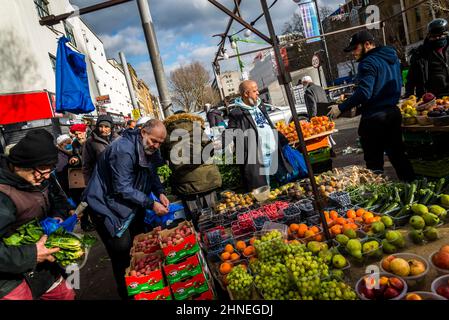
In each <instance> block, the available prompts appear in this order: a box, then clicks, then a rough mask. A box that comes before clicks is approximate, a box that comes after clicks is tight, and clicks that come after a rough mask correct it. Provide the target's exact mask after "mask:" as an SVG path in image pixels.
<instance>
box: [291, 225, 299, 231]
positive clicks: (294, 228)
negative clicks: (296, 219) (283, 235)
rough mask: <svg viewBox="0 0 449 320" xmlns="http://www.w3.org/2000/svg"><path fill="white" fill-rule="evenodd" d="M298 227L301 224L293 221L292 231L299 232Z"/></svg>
mask: <svg viewBox="0 0 449 320" xmlns="http://www.w3.org/2000/svg"><path fill="white" fill-rule="evenodd" d="M298 229H299V225H298V224H296V223H292V224H291V225H290V231H292V232H298Z"/></svg>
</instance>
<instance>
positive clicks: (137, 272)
mask: <svg viewBox="0 0 449 320" xmlns="http://www.w3.org/2000/svg"><path fill="white" fill-rule="evenodd" d="M161 262H162V260H161V258H160V256H159V255H148V256H145V257H143V258H141V259H138V260H136V261H135V262H134V263H133V268H132V269H131V271H130V272H129V276H131V277H143V276H147V275H149V274H150V273H151V272H153V271H156V270H159V269H160V268H161Z"/></svg>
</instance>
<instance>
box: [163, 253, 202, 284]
mask: <svg viewBox="0 0 449 320" xmlns="http://www.w3.org/2000/svg"><path fill="white" fill-rule="evenodd" d="M201 272H203V269H202V267H201V263H200V260H199V258H198V256H197V255H194V256H192V257H190V258H187V259H186V260H184V261H182V262H180V263H178V264H171V265H166V266H164V273H165V276H166V278H167V282H168V283H169V284H174V283H176V282H179V281H182V280H183V279H185V278H188V277H193V276H196V275H197V274H200V273H201Z"/></svg>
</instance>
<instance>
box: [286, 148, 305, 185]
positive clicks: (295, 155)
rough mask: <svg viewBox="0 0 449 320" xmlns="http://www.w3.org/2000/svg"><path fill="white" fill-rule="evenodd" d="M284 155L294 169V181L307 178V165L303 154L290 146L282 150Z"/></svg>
mask: <svg viewBox="0 0 449 320" xmlns="http://www.w3.org/2000/svg"><path fill="white" fill-rule="evenodd" d="M282 154H283V155H284V157H285V159H286V160H287V161H288V163H289V164H290V165H291V166H292V168H293V173H292V174H291V176H292V177H291V178H292V179H296V178H302V177H305V176H307V174H308V171H307V165H306V162H305V160H304V156H303V155H302V153H301V152H299V151H298V150H296V149H293V148H292V147H291V146H290V145H285V146H284V147H283V148H282ZM290 181H291V180H290Z"/></svg>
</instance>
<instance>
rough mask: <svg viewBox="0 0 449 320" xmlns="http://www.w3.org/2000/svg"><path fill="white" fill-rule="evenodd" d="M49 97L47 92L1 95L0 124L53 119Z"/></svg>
mask: <svg viewBox="0 0 449 320" xmlns="http://www.w3.org/2000/svg"><path fill="white" fill-rule="evenodd" d="M49 95H50V94H49V93H48V92H46V91H37V92H26V93H12V94H3V95H1V94H0V124H3V125H5V124H11V123H17V122H26V121H33V120H41V119H51V118H53V117H54V111H53V108H52V103H51V100H50V96H49Z"/></svg>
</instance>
